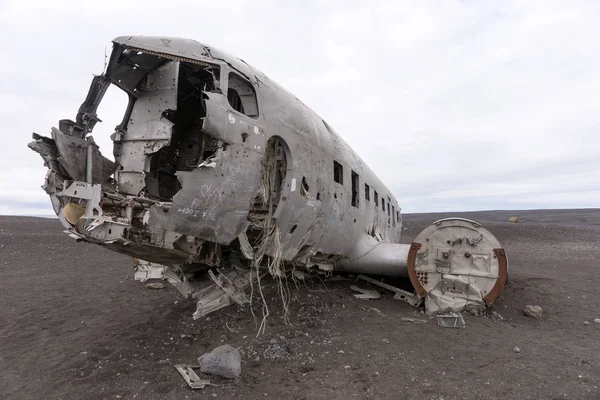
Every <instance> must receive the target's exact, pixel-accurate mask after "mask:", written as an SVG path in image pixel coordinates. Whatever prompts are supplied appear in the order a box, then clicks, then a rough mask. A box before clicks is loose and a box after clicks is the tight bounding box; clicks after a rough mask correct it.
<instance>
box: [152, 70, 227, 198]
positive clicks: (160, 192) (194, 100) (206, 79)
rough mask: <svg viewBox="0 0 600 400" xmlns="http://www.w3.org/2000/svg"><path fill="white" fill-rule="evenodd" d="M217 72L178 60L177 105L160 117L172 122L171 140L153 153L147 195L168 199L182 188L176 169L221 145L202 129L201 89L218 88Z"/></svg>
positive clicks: (196, 161) (193, 164) (207, 155)
mask: <svg viewBox="0 0 600 400" xmlns="http://www.w3.org/2000/svg"><path fill="white" fill-rule="evenodd" d="M218 74H219V70H218V68H216V67H204V66H200V65H196V64H188V63H180V68H179V74H178V81H179V84H178V88H177V109H176V110H171V109H169V110H165V111H164V112H163V113H162V117H163V118H166V119H168V120H169V121H171V122H172V123H174V126H173V133H172V137H171V142H170V144H169V145H168V146H166V147H163V148H161V149H160V150H159V151H157V152H156V153H154V154H153V155H152V158H151V163H150V172H149V173H148V174H147V175H146V188H147V192H148V195H149V197H152V198H157V199H160V200H171V199H172V198H173V196H174V195H175V194H176V193H177V192H178V191H179V190H180V189H181V184H180V183H179V180H178V179H177V177H176V173H177V171H192V170H194V169H195V168H196V167H197V166H198V164H200V163H201V162H202V161H204V160H206V159H208V158H210V157H211V156H213V155H214V154H215V153H216V151H217V149H218V147H219V145H222V143H221V144H220V143H219V142H218V141H217V140H216V139H215V138H213V137H212V136H210V135H208V134H206V133H204V131H203V130H202V124H203V120H204V117H205V116H206V106H205V104H204V102H205V101H206V98H207V97H206V94H205V93H204V92H206V91H209V92H210V91H214V90H216V89H217V88H216V84H215V76H218Z"/></svg>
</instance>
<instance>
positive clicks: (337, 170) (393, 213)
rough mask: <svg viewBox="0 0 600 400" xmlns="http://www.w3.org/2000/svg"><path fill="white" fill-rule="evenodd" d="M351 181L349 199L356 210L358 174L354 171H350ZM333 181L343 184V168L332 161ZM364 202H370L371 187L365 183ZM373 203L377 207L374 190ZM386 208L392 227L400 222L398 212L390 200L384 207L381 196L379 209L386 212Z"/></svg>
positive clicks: (377, 201) (377, 199)
mask: <svg viewBox="0 0 600 400" xmlns="http://www.w3.org/2000/svg"><path fill="white" fill-rule="evenodd" d="M350 177H351V180H352V199H351V204H352V206H353V207H356V208H358V205H359V199H360V195H359V187H360V186H359V185H360V183H359V181H360V180H359V177H358V174H357V173H356V172H354V171H351V174H350ZM333 180H334V181H335V182H337V183H339V184H340V185H343V184H344V167H343V166H342V164H340V163H338V162H337V161H335V160H334V161H333ZM365 200H366V201H367V202H370V201H371V187H370V186H369V184H368V183H365ZM373 203H374V204H375V207H378V206H379V204H380V203H379V193H377V191H376V190H373ZM386 208H387V215H388V217H392V218H393V219H394V220H395V221H394V226H395V225H396V221H397V222H400V211H399V210H398V211H397V210H396V207H395V206H393V205H392V203H391V201H390V198H389V197H388V198H387V207H386V201H385V199H384V198H383V196H381V209H382V210H383V211H386Z"/></svg>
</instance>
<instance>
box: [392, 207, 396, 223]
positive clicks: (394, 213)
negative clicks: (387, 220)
mask: <svg viewBox="0 0 600 400" xmlns="http://www.w3.org/2000/svg"><path fill="white" fill-rule="evenodd" d="M394 215H396V207H394V206H392V221H393V222H394V226H396V219H395V218H394Z"/></svg>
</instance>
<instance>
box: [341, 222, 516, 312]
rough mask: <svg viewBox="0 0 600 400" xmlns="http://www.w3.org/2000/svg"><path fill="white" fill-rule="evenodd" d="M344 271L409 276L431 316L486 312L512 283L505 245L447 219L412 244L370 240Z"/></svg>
mask: <svg viewBox="0 0 600 400" xmlns="http://www.w3.org/2000/svg"><path fill="white" fill-rule="evenodd" d="M336 269H338V270H341V271H348V272H356V273H364V274H377V275H388V276H407V275H408V277H409V278H410V281H411V283H412V285H413V287H414V288H415V292H416V294H417V295H418V296H419V297H424V298H425V306H426V309H427V311H428V313H435V312H439V311H444V310H452V311H461V310H464V309H465V308H469V307H474V308H484V307H485V306H489V305H491V304H492V303H493V302H494V300H495V299H496V298H497V297H498V295H499V294H500V292H501V291H502V289H503V288H504V285H505V284H506V282H507V279H508V259H507V257H506V252H505V251H504V249H503V248H502V246H501V245H500V242H499V241H498V240H497V239H496V238H495V237H494V235H492V234H491V233H490V232H489V231H488V230H487V229H485V228H484V227H483V226H481V225H480V224H479V223H477V222H475V221H471V220H468V219H464V218H446V219H442V220H439V221H436V222H434V223H433V224H432V225H430V226H428V227H427V228H425V229H424V230H423V231H422V232H421V233H419V234H418V235H417V237H416V238H415V240H414V241H413V243H412V244H410V245H408V244H399V243H381V242H377V241H376V240H375V239H374V238H371V237H370V236H369V237H366V238H365V239H364V240H362V241H361V242H360V243H359V244H358V245H357V247H356V251H355V252H354V254H353V257H351V258H350V259H348V260H347V261H344V262H341V263H338V265H336Z"/></svg>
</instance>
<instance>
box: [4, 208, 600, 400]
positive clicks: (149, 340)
mask: <svg viewBox="0 0 600 400" xmlns="http://www.w3.org/2000/svg"><path fill="white" fill-rule="evenodd" d="M453 215H454V214H453ZM456 215H460V216H464V217H467V218H470V219H474V220H477V221H479V222H481V223H482V224H483V225H484V226H485V227H486V228H488V229H489V230H490V231H491V232H492V233H494V234H495V235H496V237H498V239H499V240H500V241H501V243H502V245H503V246H504V248H505V249H506V252H507V254H508V257H509V263H510V270H509V283H508V286H507V287H506V288H505V290H504V292H503V293H502V294H501V296H500V297H499V298H498V300H497V301H496V303H495V304H494V305H493V307H492V308H491V309H490V310H488V311H487V312H486V314H484V315H482V316H472V315H469V314H465V321H466V328H464V329H445V328H440V327H438V326H437V323H436V320H435V319H429V318H427V316H425V315H423V314H422V313H421V312H420V310H416V309H414V308H412V307H411V306H409V305H408V304H406V303H404V302H401V301H398V300H394V299H393V298H392V293H391V292H387V291H385V290H380V291H381V293H382V298H381V299H378V300H372V301H365V300H358V299H355V298H354V297H353V296H352V292H351V290H350V285H352V284H357V285H359V286H362V287H366V288H368V287H370V286H369V285H368V284H366V283H365V282H358V283H356V282H353V281H352V280H334V281H327V280H326V281H325V282H323V281H321V280H319V279H316V280H310V281H304V282H300V283H299V284H296V283H294V282H291V281H290V282H289V284H290V291H291V293H292V296H293V299H292V302H291V304H290V323H289V324H285V323H284V322H283V320H282V316H281V303H280V301H279V298H278V296H277V292H276V289H275V287H274V286H269V287H267V299H268V304H269V306H270V307H269V309H270V312H271V315H270V316H269V318H268V320H267V327H266V332H265V334H264V335H261V336H258V337H256V332H257V325H256V322H255V320H254V318H253V317H252V314H251V312H250V310H249V307H245V308H241V307H239V306H231V307H229V308H227V309H224V310H222V311H220V312H218V313H216V314H212V315H211V316H210V317H209V318H207V319H205V320H197V321H194V320H193V319H192V313H193V311H194V309H195V307H194V304H193V303H189V302H187V301H185V300H182V299H181V298H180V297H179V296H178V295H177V293H176V291H175V289H173V288H171V287H170V286H168V285H167V288H166V289H163V290H150V289H147V288H146V286H145V285H144V284H142V283H139V282H135V281H133V280H132V276H133V269H132V262H131V259H130V258H128V257H125V256H121V255H118V254H115V253H112V252H110V251H108V250H105V249H103V248H101V247H98V246H94V245H91V244H86V243H76V242H75V241H74V240H72V239H70V238H69V237H67V236H66V235H65V234H63V233H62V227H61V225H60V223H59V222H58V220H54V219H40V218H27V217H0V300H1V302H0V304H1V306H0V398H1V399H119V398H120V399H188V398H189V399H213V398H217V399H219V398H220V399H269V398H271V399H307V400H309V399H327V400H336V399H340V400H342V399H354V398H356V399H446V400H448V399H486V400H489V399H600V323H595V322H594V319H597V318H600V273H599V272H600V210H543V211H486V212H474V213H457V214H456ZM445 216H447V215H443V214H412V215H411V214H409V215H405V216H404V223H405V225H406V226H407V228H408V229H407V231H406V232H405V235H404V242H405V243H410V242H411V241H412V239H413V238H414V237H415V236H416V235H417V233H418V232H420V230H421V229H423V228H424V227H425V226H427V225H429V224H430V223H432V222H433V221H435V220H436V219H439V218H442V217H445ZM511 216H516V217H518V219H519V223H509V222H508V218H509V217H511ZM371 288H372V287H371ZM528 304H532V305H539V306H541V307H542V308H543V310H544V311H543V317H542V318H541V319H533V318H530V317H526V316H525V315H523V308H524V307H525V306H526V305H528ZM255 308H256V310H257V311H258V312H259V311H260V308H259V307H258V306H257V307H255ZM493 312H495V313H493ZM402 317H409V318H413V319H420V320H425V321H426V322H425V323H416V324H415V323H411V322H405V321H403V320H402ZM585 321H588V322H589V323H585ZM223 343H228V344H230V345H232V346H234V347H237V348H238V349H239V350H240V351H241V352H242V358H243V363H242V375H241V377H240V378H239V379H236V380H232V381H226V380H223V379H218V378H212V377H209V378H210V379H211V382H213V383H214V384H215V386H209V387H206V388H205V389H203V390H191V389H189V388H188V386H187V384H186V383H185V381H184V380H183V379H182V377H181V376H180V375H179V373H178V372H177V371H176V370H175V368H174V367H173V364H178V363H190V364H195V363H196V359H197V357H198V356H200V355H201V354H203V353H205V352H206V351H209V350H211V349H212V348H214V347H216V346H218V345H220V344H223ZM515 347H518V348H519V349H520V352H516V351H515Z"/></svg>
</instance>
